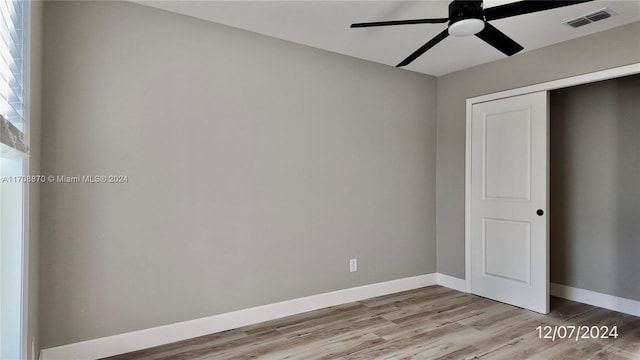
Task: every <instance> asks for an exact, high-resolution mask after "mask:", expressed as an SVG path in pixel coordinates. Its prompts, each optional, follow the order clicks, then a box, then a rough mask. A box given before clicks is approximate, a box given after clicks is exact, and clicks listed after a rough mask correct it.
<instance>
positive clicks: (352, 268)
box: [349, 259, 358, 272]
mask: <svg viewBox="0 0 640 360" xmlns="http://www.w3.org/2000/svg"><path fill="white" fill-rule="evenodd" d="M356 271H358V259H351V260H349V272H356Z"/></svg>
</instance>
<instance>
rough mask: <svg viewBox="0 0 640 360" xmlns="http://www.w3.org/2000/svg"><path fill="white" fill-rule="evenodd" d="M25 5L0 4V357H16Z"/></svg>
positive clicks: (15, 0) (18, 1) (15, 1)
mask: <svg viewBox="0 0 640 360" xmlns="http://www.w3.org/2000/svg"><path fill="white" fill-rule="evenodd" d="M25 6H26V2H24V1H22V0H4V1H0V125H1V126H0V359H3V360H4V359H22V358H24V356H22V355H23V350H22V338H23V335H22V334H23V320H22V319H23V308H24V305H23V304H24V302H23V300H24V299H23V289H24V288H25V283H24V281H25V280H24V279H23V267H24V263H25V262H24V244H25V241H26V239H25V226H24V223H25V221H24V219H25V216H24V214H26V203H25V201H24V199H25V194H26V191H27V190H26V189H27V188H26V186H27V183H26V182H25V180H26V178H25V177H24V175H26V172H25V169H26V168H27V161H28V158H27V156H26V155H27V153H28V147H27V145H26V142H25V137H24V133H25V131H27V128H28V127H27V126H26V125H27V123H26V120H25V115H24V114H25V107H24V90H23V89H24V49H23V44H24V42H23V39H24V27H23V24H24V19H25V15H24V14H25Z"/></svg>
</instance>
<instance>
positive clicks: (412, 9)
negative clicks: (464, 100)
mask: <svg viewBox="0 0 640 360" xmlns="http://www.w3.org/2000/svg"><path fill="white" fill-rule="evenodd" d="M134 2H137V3H140V4H144V5H147V6H152V7H156V8H160V9H164V10H168V11H172V12H175V13H179V14H184V15H189V16H193V17H196V18H200V19H205V20H210V21H213V22H216V23H220V24H224V25H229V26H233V27H236V28H240V29H244V30H249V31H253V32H256V33H260V34H265V35H269V36H272V37H275V38H279V39H284V40H288V41H292V42H295V43H299V44H304V45H308V46H312V47H316V48H320V49H324V50H329V51H333V52H336V53H340V54H345V55H349V56H353V57H357V58H361V59H366V60H370V61H374V62H378V63H382V64H387V65H391V66H395V65H396V64H398V63H399V62H400V61H401V60H403V59H404V58H405V57H407V56H409V55H410V54H411V53H412V52H414V51H415V50H416V49H418V48H419V47H420V46H422V45H423V44H424V43H426V42H427V41H428V40H429V39H431V38H432V37H433V36H435V35H436V34H438V33H439V32H441V31H442V30H444V29H445V28H446V24H420V25H404V26H390V27H379V28H360V29H351V28H349V25H350V24H351V23H354V22H370V21H383V20H402V19H416V18H418V19H419V18H432V17H435V18H439V17H447V16H448V5H449V1H397V0H396V1H367V0H358V1H265V0H262V1H190V0H180V1H148V0H135V1H134ZM509 2H513V1H497V0H485V2H484V7H485V8H488V7H492V6H496V5H500V4H505V3H509ZM605 7H606V8H609V9H611V10H613V11H614V12H615V13H617V15H616V16H614V17H611V18H609V19H605V20H603V21H600V22H596V23H592V24H590V25H587V26H583V27H580V28H578V29H574V28H571V27H569V26H567V25H565V24H563V22H564V21H566V20H569V19H572V18H575V17H577V16H580V15H583V14H586V13H589V12H591V11H594V10H598V9H602V8H605ZM639 20H640V0H627V1H605V0H598V1H592V2H588V3H583V4H577V5H572V6H568V7H564V8H558V9H553V10H547V11H542V12H538V13H532V14H526V15H520V16H517V17H511V18H506V19H500V20H495V21H492V22H491V23H492V24H493V25H494V26H495V27H497V28H498V29H500V30H501V31H502V32H504V33H506V34H507V35H508V36H510V37H511V38H513V39H514V40H515V41H517V42H518V43H520V44H521V45H522V46H524V50H523V51H522V52H520V53H523V52H526V51H531V50H534V49H537V48H541V47H544V46H548V45H551V44H555V43H559V42H562V41H567V40H570V39H574V38H577V37H581V36H585V35H589V34H592V33H596V32H599V31H603V30H607V29H611V28H614V27H617V26H621V25H624V24H628V23H631V22H634V21H639ZM515 56H517V54H516V55H515ZM504 57H505V55H504V54H502V53H501V52H499V51H498V50H496V49H494V48H493V47H491V46H490V45H488V44H486V43H485V42H483V41H482V40H480V39H478V38H476V37H475V36H470V37H463V38H460V37H453V36H450V37H448V38H446V39H445V40H444V41H442V42H441V43H439V44H437V45H436V46H435V47H433V48H432V49H431V50H429V51H428V52H427V53H425V54H424V55H422V56H421V57H420V58H418V59H417V60H416V61H414V62H413V63H412V64H410V65H409V66H407V67H406V69H409V70H413V71H417V72H421V73H425V74H430V75H436V76H439V75H443V74H447V73H450V72H453V71H457V70H461V69H465V68H469V67H472V66H475V65H479V64H483V63H487V62H490V61H494V60H498V59H501V58H504Z"/></svg>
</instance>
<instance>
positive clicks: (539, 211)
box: [536, 209, 544, 216]
mask: <svg viewBox="0 0 640 360" xmlns="http://www.w3.org/2000/svg"><path fill="white" fill-rule="evenodd" d="M536 214H538V216H542V215H544V211H542V209H538V211H536Z"/></svg>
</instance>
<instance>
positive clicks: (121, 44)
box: [40, 2, 436, 348]
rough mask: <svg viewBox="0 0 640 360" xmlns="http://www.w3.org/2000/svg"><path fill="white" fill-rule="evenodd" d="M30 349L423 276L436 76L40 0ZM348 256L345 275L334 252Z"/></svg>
mask: <svg viewBox="0 0 640 360" xmlns="http://www.w3.org/2000/svg"><path fill="white" fill-rule="evenodd" d="M44 34H45V35H44V43H45V47H44V68H43V87H44V88H43V89H44V90H43V91H44V93H45V94H46V96H45V97H44V102H43V113H44V114H46V116H45V117H44V119H43V133H44V134H46V136H45V137H44V138H43V172H44V173H47V174H59V175H63V174H64V175H85V174H86V175H92V174H114V175H119V174H122V175H127V176H128V177H129V183H128V184H47V185H45V186H43V187H42V204H41V205H42V214H43V216H42V242H41V274H40V275H41V293H40V310H41V311H40V314H41V341H42V347H43V348H48V347H51V346H56V345H62V344H66V343H72V342H77V341H82V340H87V339H92V338H98V337H103V336H108V335H113V334H117V333H123V332H127V331H133V330H138V329H144V328H149V327H153V326H158V325H163V324H169V323H173V322H177V321H183V320H189V319H194V318H200V317H204V316H209V315H214V314H219V313H224V312H228V311H232V310H237V309H243V308H248V307H252V306H256V305H261V304H267V303H273V302H277V301H281V300H287V299H292V298H297V297H301V296H306V295H312V294H317V293H323V292H327V291H332V290H338V289H343V288H349V287H353V286H358V285H364V284H370V283H375V282H381V281H386V280H392V279H398V278H403V277H408V276H414V275H421V274H426V273H432V272H434V271H435V270H436V260H435V172H434V169H435V150H436V142H435V125H436V120H435V116H436V112H435V109H436V103H435V99H436V80H435V78H433V77H430V76H426V75H419V74H416V73H413V72H409V71H403V70H397V69H394V68H392V67H388V66H383V65H379V64H374V63H370V62H365V61H361V60H357V59H353V58H350V57H346V56H342V55H337V54H333V53H328V52H325V51H321V50H316V49H312V48H309V47H304V46H300V45H294V44H291V43H287V42H283V41H280V40H276V39H272V38H268V37H264V36H261V35H256V34H254V33H249V32H245V31H240V30H237V29H232V28H229V27H225V26H221V25H216V24H212V23H207V22H204V21H200V20H196V19H193V18H189V17H186V16H181V15H176V14H171V13H168V12H164V11H161V10H156V9H152V8H147V7H144V6H140V5H136V4H132V3H121V2H91V3H87V2H46V4H45V25H44ZM351 257H357V258H358V260H359V268H358V272H356V273H349V272H348V268H349V267H348V260H349V258H351Z"/></svg>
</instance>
